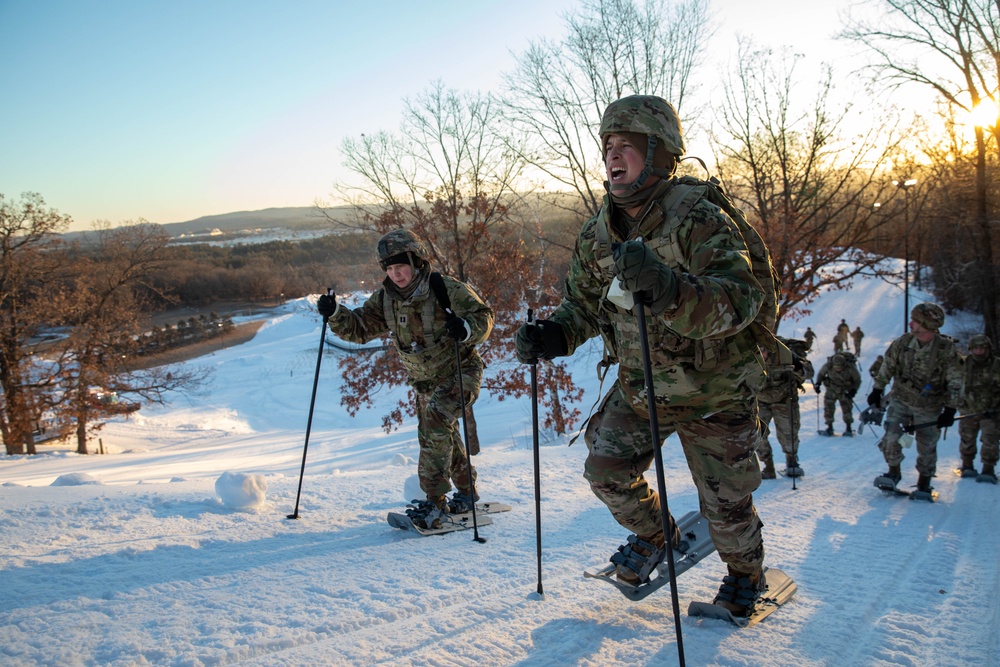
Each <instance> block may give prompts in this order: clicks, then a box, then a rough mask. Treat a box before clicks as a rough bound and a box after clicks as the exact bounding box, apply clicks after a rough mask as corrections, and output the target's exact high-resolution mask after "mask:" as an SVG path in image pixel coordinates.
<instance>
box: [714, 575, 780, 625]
mask: <svg viewBox="0 0 1000 667" xmlns="http://www.w3.org/2000/svg"><path fill="white" fill-rule="evenodd" d="M766 588H767V584H766V583H765V580H764V573H763V572H759V573H757V574H756V575H750V576H747V575H739V574H734V573H733V571H732V570H730V571H729V574H728V575H727V576H725V577H723V578H722V586H720V587H719V592H718V594H717V595H716V596H715V599H714V600H712V604H714V605H717V606H719V607H723V608H724V609H726V610H727V611H728V612H729V613H730V614H732V615H733V617H735V618H746V617H748V616H751V615H752V614H753V612H754V606H755V605H756V604H757V600H758V599H760V595H761V593H763V592H764V590H765V589H766Z"/></svg>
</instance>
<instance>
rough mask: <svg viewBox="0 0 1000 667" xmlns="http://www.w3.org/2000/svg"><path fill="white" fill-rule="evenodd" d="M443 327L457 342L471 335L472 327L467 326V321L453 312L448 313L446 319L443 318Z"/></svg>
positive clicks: (465, 339)
mask: <svg viewBox="0 0 1000 667" xmlns="http://www.w3.org/2000/svg"><path fill="white" fill-rule="evenodd" d="M444 328H445V329H446V330H447V331H448V335H449V336H451V337H452V338H454V339H455V340H457V341H458V342H459V343H464V342H465V341H467V340H469V338H470V337H471V336H472V329H471V328H469V323H468V322H466V321H465V320H463V319H462V318H461V317H459V316H458V315H455V314H454V313H452V314H451V315H449V316H448V319H447V320H445V323H444Z"/></svg>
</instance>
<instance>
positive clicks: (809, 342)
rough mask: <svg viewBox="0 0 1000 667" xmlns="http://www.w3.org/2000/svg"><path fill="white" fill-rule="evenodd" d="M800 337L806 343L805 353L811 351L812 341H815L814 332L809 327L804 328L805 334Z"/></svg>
mask: <svg viewBox="0 0 1000 667" xmlns="http://www.w3.org/2000/svg"><path fill="white" fill-rule="evenodd" d="M802 337H803V338H804V339H805V341H806V352H809V351H810V350H811V349H813V341H814V340H816V332H815V331H813V330H812V328H811V327H806V332H805V333H804V334H802Z"/></svg>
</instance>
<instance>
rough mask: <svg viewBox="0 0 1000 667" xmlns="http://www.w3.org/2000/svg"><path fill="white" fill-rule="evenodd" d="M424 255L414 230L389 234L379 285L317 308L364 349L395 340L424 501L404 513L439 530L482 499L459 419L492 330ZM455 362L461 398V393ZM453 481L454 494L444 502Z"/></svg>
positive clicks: (478, 303)
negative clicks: (361, 299) (413, 415)
mask: <svg viewBox="0 0 1000 667" xmlns="http://www.w3.org/2000/svg"><path fill="white" fill-rule="evenodd" d="M427 257H428V254H427V250H426V248H425V247H424V244H423V243H422V242H421V241H420V240H418V239H417V237H416V236H414V235H413V233H412V232H410V231H408V230H405V229H397V230H394V231H391V232H389V233H388V234H386V235H385V236H383V237H382V238H381V239H379V242H378V261H379V265H380V266H381V267H382V270H384V271H385V272H386V278H385V280H383V281H382V287H380V288H379V289H378V290H376V291H375V292H374V293H373V294H372V295H371V296H370V297H368V300H367V301H365V303H364V304H362V306H361V307H360V308H355V309H353V310H351V309H348V308H342V307H341V305H340V304H339V303H338V302H337V300H336V297H335V296H332V295H326V294H324V295H323V296H321V297H320V298H319V301H318V302H317V304H316V307H317V309H318V310H319V312H320V314H321V315H323V316H324V317H326V318H328V319H329V325H330V329H331V330H332V331H333V332H334V333H336V334H337V335H338V336H340V337H341V338H343V339H344V340H347V341H351V342H354V343H366V342H368V341H370V340H372V339H373V338H376V337H378V336H381V335H383V334H385V333H388V334H389V335H390V336H391V337H392V342H393V345H394V346H395V348H396V351H397V352H398V353H399V358H400V360H401V361H402V362H403V367H404V368H405V369H406V375H407V378H408V382H409V384H410V386H411V387H413V392H414V393H415V394H416V401H417V406H416V412H417V440H418V442H419V443H420V459H419V461H418V462H417V475H418V477H419V478H420V488H421V490H423V492H424V493H425V494H426V495H427V498H426V500H424V501H421V502H419V503H418V504H417V507H416V508H415V509H413V510H408V511H407V514H409V515H410V518H411V519H412V520H413V521H414V523H416V524H418V525H420V526H421V527H423V528H436V527H438V526H440V525H441V522H442V520H443V519H444V517H445V515H447V514H449V513H451V514H461V513H463V512H469V511H471V510H472V505H473V504H474V503H475V501H476V500H478V499H479V495H478V494H477V493H476V489H475V488H474V484H475V479H476V470H475V468H472V462H471V461H469V460H468V457H467V456H466V452H465V449H464V448H463V446H462V437H461V435H460V434H459V429H458V419H459V417H460V416H461V414H462V411H463V406H468V405H471V404H472V403H474V402H475V401H476V398H478V397H479V389H480V384H481V382H482V379H483V360H482V358H481V357H480V356H479V352H478V351H477V350H476V346H477V345H479V344H480V343H482V342H484V341H485V340H486V339H487V338H488V337H489V335H490V332H491V331H492V330H493V310H492V309H491V308H490V307H489V306H488V305H486V304H485V303H484V302H483V300H482V299H481V298H480V297H479V295H478V294H476V292H475V291H474V290H473V289H472V288H471V287H470V286H468V285H466V284H465V283H463V282H461V281H459V280H455V279H454V278H450V277H448V276H442V275H440V274H437V273H433V272H432V271H431V265H430V262H428V260H427ZM437 280H441V283H437V282H436V281H437ZM437 289H444V290H445V293H446V294H447V297H448V299H449V301H450V304H451V308H452V311H453V312H452V313H450V314H449V313H446V312H445V310H444V306H443V304H442V303H441V301H442V299H441V297H440V296H439V295H438V294H437V292H436V290H437ZM455 341H458V343H459V354H458V355H456V352H455ZM459 356H460V357H461V372H462V390H463V391H464V396H459V392H458V372H459V359H458V357H459ZM470 469H471V471H470ZM470 472H471V475H470ZM470 479H471V480H472V481H473V488H470V485H469V481H470ZM452 483H454V485H455V489H456V492H455V494H454V496H453V497H452V498H451V500H450V501H449V499H448V496H447V494H448V492H449V491H450V490H451V487H452Z"/></svg>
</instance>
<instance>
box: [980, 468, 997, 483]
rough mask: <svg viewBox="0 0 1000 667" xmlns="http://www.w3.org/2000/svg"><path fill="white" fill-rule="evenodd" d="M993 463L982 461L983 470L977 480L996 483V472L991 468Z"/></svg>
mask: <svg viewBox="0 0 1000 667" xmlns="http://www.w3.org/2000/svg"><path fill="white" fill-rule="evenodd" d="M993 466H994V464H993V463H984V464H983V472H982V473H981V474H980V475H979V477H978V479H977V480H976V481H977V482H993V483H994V484H996V483H997V474H996V471H995V470H994V468H993Z"/></svg>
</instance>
